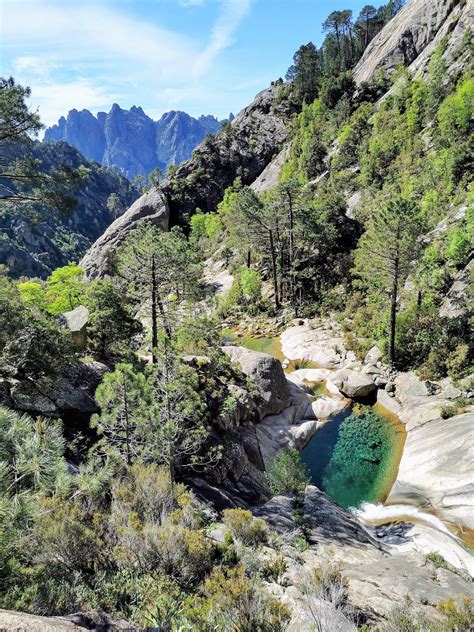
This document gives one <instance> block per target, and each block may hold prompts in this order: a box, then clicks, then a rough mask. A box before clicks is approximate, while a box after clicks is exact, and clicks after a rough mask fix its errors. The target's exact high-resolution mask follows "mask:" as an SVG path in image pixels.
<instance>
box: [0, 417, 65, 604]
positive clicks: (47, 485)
mask: <svg viewBox="0 0 474 632" xmlns="http://www.w3.org/2000/svg"><path fill="white" fill-rule="evenodd" d="M0 432H1V435H2V442H1V446H0V582H1V583H2V594H6V593H7V591H8V590H11V589H12V588H14V587H15V584H16V582H17V581H21V568H20V566H19V562H18V560H19V558H20V557H22V556H24V555H26V554H27V552H28V551H29V548H28V544H27V542H28V540H27V538H28V530H29V529H30V528H31V526H32V524H33V521H34V519H35V517H36V516H38V515H39V511H40V506H39V502H40V499H41V498H42V497H44V496H45V495H50V494H53V493H55V492H58V491H60V490H64V489H67V488H68V486H69V476H68V471H67V464H66V461H65V460H64V458H63V453H64V447H65V441H64V438H63V436H62V428H61V423H60V422H58V421H55V420H49V419H48V420H47V419H42V418H40V417H38V418H37V419H36V421H34V420H33V419H31V418H30V417H28V416H27V415H20V414H18V413H17V412H15V411H13V410H8V409H7V408H4V407H0ZM1 604H2V595H0V605H1Z"/></svg>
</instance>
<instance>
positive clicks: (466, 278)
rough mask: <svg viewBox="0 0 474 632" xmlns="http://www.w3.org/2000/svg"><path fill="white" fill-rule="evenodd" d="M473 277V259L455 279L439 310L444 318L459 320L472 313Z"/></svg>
mask: <svg viewBox="0 0 474 632" xmlns="http://www.w3.org/2000/svg"><path fill="white" fill-rule="evenodd" d="M473 276H474V259H471V261H469V263H467V264H466V265H465V266H464V268H463V269H462V270H460V271H459V272H458V273H457V275H456V276H455V277H454V280H453V282H452V284H451V287H450V288H449V290H448V292H447V294H446V296H445V298H444V300H443V302H442V304H441V307H440V310H439V315H440V316H441V317H442V318H458V317H459V316H463V315H464V314H469V313H472V311H473V309H474V298H473V292H472V290H473Z"/></svg>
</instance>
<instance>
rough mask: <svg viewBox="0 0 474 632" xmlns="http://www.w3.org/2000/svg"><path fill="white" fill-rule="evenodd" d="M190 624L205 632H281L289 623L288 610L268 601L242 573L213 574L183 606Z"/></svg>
mask: <svg viewBox="0 0 474 632" xmlns="http://www.w3.org/2000/svg"><path fill="white" fill-rule="evenodd" d="M185 613H186V615H187V619H188V621H189V623H190V624H191V625H192V626H194V627H195V628H196V629H199V630H203V631H205V632H211V631H212V630H215V629H218V630H227V629H232V628H233V629H236V630H252V631H255V632H283V630H284V629H285V627H286V624H287V623H288V621H289V620H290V612H289V610H288V609H287V608H286V607H285V606H283V605H282V604H281V603H279V602H278V601H277V600H276V599H274V598H273V597H271V596H270V595H269V594H268V593H267V592H266V591H265V590H264V589H263V587H262V586H261V585H260V584H259V583H258V582H257V581H256V580H254V579H249V578H248V577H246V574H245V569H244V568H243V567H241V566H240V567H237V568H235V569H230V570H228V571H226V572H225V571H221V570H218V569H216V570H214V571H213V572H212V574H211V575H210V577H209V578H208V579H207V580H206V581H205V582H204V585H203V588H202V593H201V595H200V596H198V597H193V598H189V599H188V600H187V602H186V604H185Z"/></svg>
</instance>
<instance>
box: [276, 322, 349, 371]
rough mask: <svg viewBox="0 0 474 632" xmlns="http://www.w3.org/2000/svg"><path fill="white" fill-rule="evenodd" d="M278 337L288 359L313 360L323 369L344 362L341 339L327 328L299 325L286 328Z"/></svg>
mask: <svg viewBox="0 0 474 632" xmlns="http://www.w3.org/2000/svg"><path fill="white" fill-rule="evenodd" d="M280 338H281V346H282V351H283V354H284V355H285V357H286V358H289V359H290V360H306V361H308V362H314V363H315V364H317V365H318V366H319V367H321V368H323V369H335V368H339V367H340V366H342V365H343V364H344V361H345V358H346V351H345V349H344V345H343V340H342V338H341V337H339V336H335V335H334V334H333V333H332V332H330V331H328V330H324V329H321V328H319V329H312V328H311V327H309V325H301V326H297V327H290V328H289V329H286V330H285V331H284V332H283V333H282V334H281V336H280Z"/></svg>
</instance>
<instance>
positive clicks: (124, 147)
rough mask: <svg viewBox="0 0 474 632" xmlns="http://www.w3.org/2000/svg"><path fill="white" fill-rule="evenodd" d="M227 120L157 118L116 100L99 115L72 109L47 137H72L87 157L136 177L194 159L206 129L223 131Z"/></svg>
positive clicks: (71, 141)
mask: <svg viewBox="0 0 474 632" xmlns="http://www.w3.org/2000/svg"><path fill="white" fill-rule="evenodd" d="M222 123H223V121H218V120H217V119H216V118H215V117H214V116H200V117H199V118H198V119H195V118H193V117H192V116H189V114H186V112H175V111H171V112H166V113H165V114H163V116H162V117H161V118H160V119H159V120H158V121H153V120H152V119H151V118H150V117H149V116H147V115H146V114H145V112H144V111H143V110H142V108H141V107H136V106H133V107H131V108H130V110H124V109H122V108H121V107H120V106H118V105H117V104H116V103H114V105H113V106H112V109H111V110H110V112H108V113H106V112H98V114H97V116H94V115H93V114H91V112H89V110H81V111H80V112H78V111H77V110H76V109H73V110H70V112H69V113H68V115H67V117H64V116H62V117H61V118H60V119H59V121H58V123H57V125H53V126H52V127H49V128H48V129H47V130H46V131H45V135H44V137H45V140H46V141H47V142H54V141H61V140H62V141H66V142H67V143H69V144H71V145H74V147H76V148H77V149H78V150H79V151H80V152H81V153H82V154H83V155H84V156H85V157H86V158H88V159H90V160H95V161H96V162H100V163H102V164H103V165H106V166H108V167H114V168H115V169H117V170H118V171H120V172H122V173H124V174H125V175H126V176H127V177H128V178H130V179H132V178H133V177H134V176H137V175H143V176H147V175H148V174H149V173H150V171H152V170H153V169H154V168H155V167H159V168H160V169H162V170H164V169H166V168H167V167H168V165H177V164H179V163H180V162H182V161H183V160H188V159H189V158H191V154H192V152H193V149H194V148H195V147H196V146H197V145H198V144H199V143H200V142H201V141H202V140H203V139H204V137H205V136H206V134H207V133H211V134H214V133H215V132H217V131H218V130H219V129H220V128H221V126H222Z"/></svg>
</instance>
